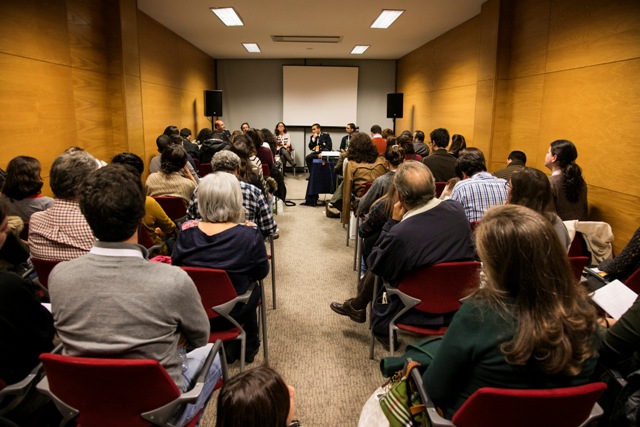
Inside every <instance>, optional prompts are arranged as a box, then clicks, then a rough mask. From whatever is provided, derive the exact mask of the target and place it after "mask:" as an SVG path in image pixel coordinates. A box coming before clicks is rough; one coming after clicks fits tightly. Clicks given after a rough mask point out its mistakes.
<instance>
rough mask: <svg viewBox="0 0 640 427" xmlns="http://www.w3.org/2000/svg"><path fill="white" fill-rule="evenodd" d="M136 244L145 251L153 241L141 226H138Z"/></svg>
mask: <svg viewBox="0 0 640 427" xmlns="http://www.w3.org/2000/svg"><path fill="white" fill-rule="evenodd" d="M138 244H140V245H142V246H144V247H145V248H147V249H149V248H150V247H151V246H153V239H151V236H150V235H149V232H148V231H147V229H146V228H145V227H144V226H143V225H142V224H140V225H139V226H138Z"/></svg>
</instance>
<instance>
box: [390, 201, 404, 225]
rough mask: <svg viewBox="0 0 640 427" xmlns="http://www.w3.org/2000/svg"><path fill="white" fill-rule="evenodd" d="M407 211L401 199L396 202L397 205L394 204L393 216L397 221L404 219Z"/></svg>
mask: <svg viewBox="0 0 640 427" xmlns="http://www.w3.org/2000/svg"><path fill="white" fill-rule="evenodd" d="M406 213H407V210H406V209H405V207H404V206H403V205H402V203H401V202H400V201H398V202H396V204H395V205H393V214H392V216H391V217H392V218H393V219H394V220H396V221H402V217H403V216H404V214H406Z"/></svg>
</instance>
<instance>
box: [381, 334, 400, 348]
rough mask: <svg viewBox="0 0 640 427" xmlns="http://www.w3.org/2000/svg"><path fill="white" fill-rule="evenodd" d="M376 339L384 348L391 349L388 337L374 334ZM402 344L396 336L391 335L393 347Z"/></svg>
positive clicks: (398, 346)
mask: <svg viewBox="0 0 640 427" xmlns="http://www.w3.org/2000/svg"><path fill="white" fill-rule="evenodd" d="M375 337H376V341H378V342H379V343H380V344H382V347H384V349H385V350H387V351H391V347H389V337H383V336H382V335H375ZM401 345H402V341H400V340H399V339H398V337H393V349H394V350H398V348H400V346H401Z"/></svg>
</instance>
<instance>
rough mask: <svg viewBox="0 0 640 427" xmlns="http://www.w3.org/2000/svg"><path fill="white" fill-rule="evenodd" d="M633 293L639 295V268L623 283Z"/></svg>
mask: <svg viewBox="0 0 640 427" xmlns="http://www.w3.org/2000/svg"><path fill="white" fill-rule="evenodd" d="M624 284H625V285H627V286H628V287H629V289H631V290H632V291H633V292H635V293H637V294H640V268H639V269H637V270H636V271H635V272H634V273H633V274H632V275H631V276H629V278H628V279H627V280H625V282H624Z"/></svg>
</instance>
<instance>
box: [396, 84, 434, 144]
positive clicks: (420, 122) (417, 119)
mask: <svg viewBox="0 0 640 427" xmlns="http://www.w3.org/2000/svg"><path fill="white" fill-rule="evenodd" d="M430 97H431V93H411V92H405V95H404V105H403V107H404V114H403V115H404V117H403V118H402V119H397V120H396V133H398V134H399V133H400V132H402V131H403V130H405V129H408V130H421V131H423V132H424V133H425V134H427V135H428V134H429V132H431V131H432V130H433V129H434V128H433V125H432V122H431V119H432V110H431V100H430Z"/></svg>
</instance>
